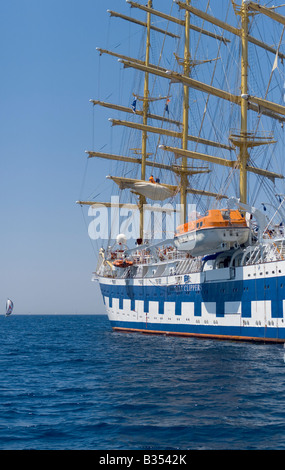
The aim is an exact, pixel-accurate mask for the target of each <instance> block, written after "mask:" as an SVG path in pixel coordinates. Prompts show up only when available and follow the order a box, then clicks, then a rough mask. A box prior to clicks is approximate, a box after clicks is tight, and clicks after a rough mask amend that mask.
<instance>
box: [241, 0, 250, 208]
mask: <svg viewBox="0 0 285 470" xmlns="http://www.w3.org/2000/svg"><path fill="white" fill-rule="evenodd" d="M240 14H241V24H242V27H241V46H242V54H241V97H242V98H243V99H242V100H241V146H240V153H239V159H240V182H239V191H240V201H241V202H242V203H244V204H246V202H247V168H246V167H247V161H248V158H249V155H248V140H247V107H248V100H247V96H248V86H247V76H248V5H247V2H246V1H245V0H242V5H241V11H240Z"/></svg>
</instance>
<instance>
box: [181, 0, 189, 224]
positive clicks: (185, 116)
mask: <svg viewBox="0 0 285 470" xmlns="http://www.w3.org/2000/svg"><path fill="white" fill-rule="evenodd" d="M186 4H187V6H189V4H190V0H186ZM189 24H190V13H189V11H188V10H185V45H184V75H185V76H186V77H189V73H190V54H189V45H190V44H189V43H190V39H189V38H190V28H189ZM188 126H189V87H188V86H186V85H184V86H183V135H182V150H187V149H188ZM181 166H182V169H183V170H186V169H187V157H182V165H181ZM187 186H188V179H187V174H186V173H181V191H180V204H181V216H180V222H181V224H185V223H186V206H187Z"/></svg>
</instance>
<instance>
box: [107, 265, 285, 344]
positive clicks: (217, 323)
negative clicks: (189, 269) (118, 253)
mask: <svg viewBox="0 0 285 470" xmlns="http://www.w3.org/2000/svg"><path fill="white" fill-rule="evenodd" d="M99 283H100V288H101V292H102V295H103V300H104V303H105V306H106V310H107V313H108V317H109V320H110V322H111V326H112V328H113V329H115V330H120V331H133V332H143V333H150V334H151V333H153V334H171V335H183V336H194V337H208V338H217V339H233V340H246V341H262V342H285V321H284V317H285V261H275V262H270V263H264V264H257V265H251V266H244V267H237V268H224V269H218V270H212V271H205V272H199V273H193V274H183V275H178V276H177V275H176V276H175V275H174V276H167V277H153V278H144V279H139V278H131V279H118V278H117V279H112V278H107V277H106V278H105V277H104V278H103V277H99Z"/></svg>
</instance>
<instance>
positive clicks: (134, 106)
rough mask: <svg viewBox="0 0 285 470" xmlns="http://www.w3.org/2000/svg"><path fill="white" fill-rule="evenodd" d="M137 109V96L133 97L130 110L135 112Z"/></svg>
mask: <svg viewBox="0 0 285 470" xmlns="http://www.w3.org/2000/svg"><path fill="white" fill-rule="evenodd" d="M136 109H137V97H136V96H135V97H134V101H133V102H132V110H133V112H134V113H135V112H136Z"/></svg>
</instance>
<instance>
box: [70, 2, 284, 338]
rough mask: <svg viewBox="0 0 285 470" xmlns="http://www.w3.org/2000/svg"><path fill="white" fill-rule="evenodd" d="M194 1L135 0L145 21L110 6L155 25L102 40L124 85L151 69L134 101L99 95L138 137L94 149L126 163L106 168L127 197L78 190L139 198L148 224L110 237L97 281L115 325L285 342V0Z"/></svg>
mask: <svg viewBox="0 0 285 470" xmlns="http://www.w3.org/2000/svg"><path fill="white" fill-rule="evenodd" d="M196 3H197V2H195V1H193V0H192V2H191V1H190V0H184V1H180V0H174V2H173V1H172V0H165V1H163V2H161V1H159V0H157V1H156V0H153V1H152V0H148V1H147V4H145V2H144V3H143V4H141V3H137V2H134V1H131V0H127V4H129V6H130V8H131V10H132V13H133V12H134V11H135V12H139V11H140V13H139V15H144V21H141V20H140V19H138V18H135V17H134V16H133V15H131V16H127V15H124V14H121V13H118V12H114V11H110V10H108V13H109V14H110V16H111V17H113V18H115V21H122V22H124V21H128V22H130V23H135V27H137V28H140V29H142V30H143V32H144V35H145V36H144V40H145V42H144V51H143V54H142V52H141V51H140V55H139V57H140V58H134V57H129V56H127V55H124V54H120V53H118V52H115V51H111V50H106V49H101V48H100V49H98V51H99V53H100V55H103V54H104V55H105V54H107V55H110V56H111V59H110V60H114V58H115V59H118V61H119V64H118V67H119V68H120V71H123V73H124V74H126V75H124V77H125V78H124V85H126V84H127V85H128V86H129V87H130V81H129V79H128V76H127V74H129V73H131V72H130V71H131V70H133V71H134V73H136V77H139V78H137V82H136V83H135V85H134V89H133V90H132V92H131V93H130V99H129V103H126V104H125V105H122V104H112V103H110V102H106V101H100V100H91V102H92V104H93V105H94V107H95V106H97V107H98V106H102V107H105V108H109V109H112V110H116V112H117V113H119V114H120V113H122V114H124V115H125V116H126V119H125V120H122V119H114V118H111V119H110V121H111V123H112V125H113V126H121V127H123V129H125V132H129V133H130V134H131V135H132V136H133V137H134V139H136V140H135V143H137V142H138V137H137V136H138V134H139V140H140V144H139V147H136V148H130V149H128V150H127V151H126V153H125V155H124V154H122V155H120V154H118V153H111V152H110V153H103V152H100V151H96V150H92V151H88V152H87V154H88V159H89V158H92V159H93V158H99V159H107V160H111V161H112V162H114V161H116V162H117V163H118V165H120V166H118V169H119V170H118V174H117V175H108V180H107V181H106V184H110V182H111V183H113V186H112V187H116V188H117V189H118V192H119V196H117V197H116V198H113V199H112V201H110V200H109V201H107V202H102V201H100V202H99V201H96V200H94V199H91V200H79V201H77V202H78V203H79V204H80V205H81V206H85V205H89V206H90V208H91V210H93V215H95V214H96V213H97V212H96V211H97V210H99V209H100V207H104V208H111V211H113V213H114V211H115V210H117V211H118V213H120V211H121V210H122V209H125V210H126V211H127V212H125V213H124V214H127V213H128V211H130V212H131V213H132V211H134V212H135V213H136V214H138V218H137V220H138V221H139V226H138V227H137V229H136V227H135V223H134V222H130V223H129V226H128V225H127V224H125V230H124V231H122V230H120V229H121V227H120V226H119V224H117V223H116V224H115V227H114V226H112V227H111V228H112V233H111V234H110V236H109V238H108V237H107V238H108V240H99V243H100V244H101V246H98V264H97V268H96V272H95V273H94V280H97V281H99V285H100V289H101V293H102V296H103V301H104V304H105V307H106V310H107V313H108V317H109V320H110V322H111V325H112V328H113V329H114V330H118V331H128V332H143V333H150V334H169V335H184V336H190V337H204V338H205V337H206V338H218V339H232V340H245V341H263V342H285V322H284V318H285V258H284V257H285V236H284V231H283V215H284V212H283V208H285V204H283V203H284V200H285V196H284V195H283V194H282V185H283V184H284V181H283V179H284V176H283V174H282V171H283V168H282V165H283V164H284V163H283V155H284V142H283V138H284V136H283V123H284V119H285V117H284V116H285V106H284V104H283V103H284V93H283V91H284V87H283V85H284V76H283V71H282V63H283V60H284V58H285V54H284V53H282V49H284V47H283V33H284V28H285V16H283V15H282V14H281V13H280V11H281V10H282V8H280V7H282V6H283V5H280V6H270V5H269V4H270V3H271V2H268V1H267V2H262V3H266V6H265V5H262V4H261V3H259V2H258V3H256V2H252V1H247V0H239V2H238V3H237V2H236V1H234V0H219V1H217V0H212V1H211V0H202V1H200V2H198V6H199V9H198V8H197V5H196V6H195V4H196ZM157 5H160V6H161V7H162V8H165V9H167V8H168V12H166V11H160V10H159V9H158V8H157ZM139 18H141V16H139ZM158 25H159V27H158ZM162 25H164V27H163V26H162ZM261 25H262V26H261ZM160 26H162V27H160ZM157 35H158V36H160V38H161V39H160V40H159V41H160V42H156V39H155V37H156V36H157ZM266 38H269V39H268V41H267V40H266ZM158 46H161V49H160V50H159V51H157V49H158ZM155 53H156V54H157V56H156V58H154V56H155ZM226 54H227V56H228V58H225V55H226ZM142 56H143V58H142ZM172 58H173V59H174V65H173V66H171V65H170V63H171V61H172ZM155 61H156V62H155ZM120 73H121V72H120ZM141 79H142V80H143V83H142V86H141V88H143V93H141V94H140V90H139V89H138V88H139V87H140V80H141ZM159 83H160V85H159ZM155 93H157V94H156V95H155ZM96 109H97V108H96ZM176 114H180V116H177V115H176ZM125 140H126V139H125ZM127 143H128V144H129V143H130V141H128V142H127ZM114 165H115V164H114V163H113V165H112V169H114V168H115V166H114ZM132 169H133V170H134V175H131V174H130V172H131V171H132ZM280 185H281V186H280ZM158 201H159V203H158ZM108 210H109V209H108ZM108 214H109V212H108ZM268 214H269V215H268ZM154 219H155V220H156V221H159V222H156V226H155V228H154V225H153V224H154ZM128 220H130V219H128ZM132 221H133V219H132ZM173 221H174V224H175V226H173V228H171V227H172V225H171V223H172V222H173ZM158 223H160V224H161V234H160V235H157V234H156V231H157V224H158ZM147 224H148V225H147ZM151 224H152V225H151ZM113 225H114V224H113ZM130 227H131V229H130ZM134 227H135V228H134ZM169 227H170V228H169ZM116 229H117V233H115V230H116ZM131 230H132V235H133V231H134V230H137V233H136V235H135V236H134V237H133V238H132V237H130V231H131ZM158 231H159V230H158ZM165 232H166V233H165ZM94 238H95V237H94ZM104 243H106V246H104ZM99 248H100V249H99Z"/></svg>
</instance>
